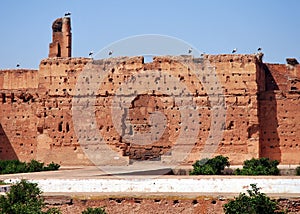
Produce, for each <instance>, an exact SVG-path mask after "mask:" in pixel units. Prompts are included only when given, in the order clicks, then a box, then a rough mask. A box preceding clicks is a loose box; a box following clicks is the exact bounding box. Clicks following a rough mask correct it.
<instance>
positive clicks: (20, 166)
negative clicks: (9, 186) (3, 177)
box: [0, 160, 60, 174]
mask: <svg viewBox="0 0 300 214" xmlns="http://www.w3.org/2000/svg"><path fill="white" fill-rule="evenodd" d="M59 167H60V165H59V164H56V163H53V162H52V163H50V164H48V165H47V166H44V163H41V162H38V161H36V160H31V161H30V162H29V163H25V162H21V161H19V160H0V174H13V173H25V172H40V171H49V170H58V169H59Z"/></svg>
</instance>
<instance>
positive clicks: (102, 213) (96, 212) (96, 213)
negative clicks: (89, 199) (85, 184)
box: [82, 207, 106, 214]
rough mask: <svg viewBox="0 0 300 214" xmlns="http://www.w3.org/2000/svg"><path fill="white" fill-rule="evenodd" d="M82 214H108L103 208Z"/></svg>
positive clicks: (85, 211) (90, 209)
mask: <svg viewBox="0 0 300 214" xmlns="http://www.w3.org/2000/svg"><path fill="white" fill-rule="evenodd" d="M82 214H106V212H105V210H104V209H103V208H101V207H97V208H90V207H89V208H87V209H86V210H84V211H83V212H82Z"/></svg>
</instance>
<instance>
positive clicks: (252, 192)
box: [223, 184, 284, 214]
mask: <svg viewBox="0 0 300 214" xmlns="http://www.w3.org/2000/svg"><path fill="white" fill-rule="evenodd" d="M250 186H251V189H248V190H247V193H248V195H247V194H245V193H240V194H239V196H238V197H235V198H234V200H231V201H229V202H228V203H227V204H225V205H224V206H223V209H224V212H225V214H275V213H277V214H279V213H284V212H282V211H278V204H277V202H275V201H274V200H271V199H270V198H269V197H268V196H266V195H265V194H264V193H261V192H260V191H259V188H258V187H257V185H256V184H250Z"/></svg>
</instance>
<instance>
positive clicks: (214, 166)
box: [190, 155, 230, 175]
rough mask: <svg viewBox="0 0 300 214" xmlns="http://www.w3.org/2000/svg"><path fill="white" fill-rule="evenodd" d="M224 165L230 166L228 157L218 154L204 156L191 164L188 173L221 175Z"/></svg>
mask: <svg viewBox="0 0 300 214" xmlns="http://www.w3.org/2000/svg"><path fill="white" fill-rule="evenodd" d="M225 166H230V164H229V161H228V157H224V156H222V155H219V156H216V157H214V158H211V159H208V158H204V159H201V160H197V161H196V162H195V163H194V164H193V170H192V171H191V172H190V175H221V174H222V170H224V168H225Z"/></svg>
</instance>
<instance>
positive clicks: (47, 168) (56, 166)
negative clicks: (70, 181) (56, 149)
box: [43, 162, 60, 171]
mask: <svg viewBox="0 0 300 214" xmlns="http://www.w3.org/2000/svg"><path fill="white" fill-rule="evenodd" d="M59 167H60V165H59V164H57V163H53V162H51V163H49V164H48V165H47V166H45V167H44V169H43V170H44V171H52V170H58V169H59Z"/></svg>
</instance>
